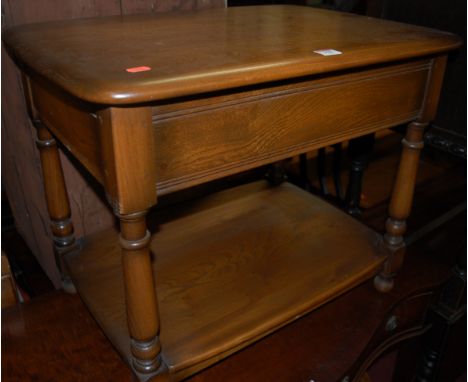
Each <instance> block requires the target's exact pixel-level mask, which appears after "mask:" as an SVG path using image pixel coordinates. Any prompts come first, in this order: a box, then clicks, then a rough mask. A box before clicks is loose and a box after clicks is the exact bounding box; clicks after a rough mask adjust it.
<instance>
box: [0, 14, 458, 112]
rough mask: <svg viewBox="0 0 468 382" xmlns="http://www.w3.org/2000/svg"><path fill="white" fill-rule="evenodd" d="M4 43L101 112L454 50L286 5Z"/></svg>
mask: <svg viewBox="0 0 468 382" xmlns="http://www.w3.org/2000/svg"><path fill="white" fill-rule="evenodd" d="M369 31H372V33H370V32H369ZM3 39H4V41H5V42H6V43H7V45H8V46H9V47H10V48H11V50H12V52H13V54H14V55H16V56H17V57H18V58H19V61H21V62H22V63H23V64H24V65H26V67H28V68H29V70H32V71H33V72H34V73H36V74H39V75H40V76H41V77H45V78H46V79H48V80H50V81H52V82H53V83H55V84H56V85H58V86H59V87H61V88H63V89H65V90H66V91H67V92H69V93H71V94H73V95H74V96H76V97H78V98H81V99H83V100H86V101H89V102H94V103H101V104H131V103H140V102H149V101H154V100H162V99H167V98H171V97H176V96H185V95H192V94H196V93H202V92H209V91H216V90H221V89H228V88H233V87H239V86H245V85H254V84H258V83H264V82H269V81H275V80H283V79H289V78H294V77H300V76H305V75H313V74H318V73H324V72H330V71H336V70H342V69H348V68H353V67H357V66H364V65H371V64H376V63H383V62H389V61H397V60H402V59H411V58H414V57H421V56H427V55H432V54H437V53H439V52H446V51H448V50H450V49H453V48H456V47H458V46H459V45H460V40H459V39H458V38H457V37H455V36H454V35H451V34H449V33H444V32H440V31H436V30H431V29H427V28H422V27H417V26H411V25H405V24H400V23H395V22H391V21H384V20H380V19H373V18H369V17H364V16H357V15H352V14H347V13H340V12H333V11H327V10H319V9H314V8H310V7H299V6H289V5H288V6H283V5H273V6H250V7H233V8H226V9H210V10H203V11H191V12H176V13H171V14H166V15H133V16H115V17H106V18H91V19H81V20H74V21H68V20H67V21H59V22H50V23H41V24H30V25H23V26H20V27H16V28H12V29H10V30H7V31H6V32H5V33H4V35H3Z"/></svg>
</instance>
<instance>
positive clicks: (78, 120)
mask: <svg viewBox="0 0 468 382" xmlns="http://www.w3.org/2000/svg"><path fill="white" fill-rule="evenodd" d="M30 84H31V93H32V96H33V99H34V107H35V110H36V112H37V113H38V118H39V119H40V120H41V121H42V122H43V123H44V124H45V125H46V126H47V128H48V129H49V130H50V131H51V132H52V133H53V134H54V135H55V136H56V137H57V138H58V139H59V141H60V142H61V143H62V144H64V145H65V146H66V148H67V149H68V151H70V153H72V154H73V155H74V156H75V157H76V158H77V159H78V160H79V161H80V163H81V164H82V165H84V166H85V168H86V169H87V170H88V171H89V172H90V173H91V174H92V175H93V176H94V177H95V178H96V179H97V180H98V181H100V182H101V183H102V182H103V174H102V170H101V168H100V164H101V154H100V149H99V142H100V141H99V125H98V123H97V122H98V121H97V115H96V113H95V111H96V110H95V109H93V108H92V107H91V105H87V104H85V103H82V102H79V101H78V100H75V99H72V98H71V97H69V96H67V95H66V94H65V93H62V92H59V91H58V90H57V89H54V88H51V87H47V86H46V85H45V84H44V83H43V82H42V81H38V82H37V81H34V80H32V81H31V82H30Z"/></svg>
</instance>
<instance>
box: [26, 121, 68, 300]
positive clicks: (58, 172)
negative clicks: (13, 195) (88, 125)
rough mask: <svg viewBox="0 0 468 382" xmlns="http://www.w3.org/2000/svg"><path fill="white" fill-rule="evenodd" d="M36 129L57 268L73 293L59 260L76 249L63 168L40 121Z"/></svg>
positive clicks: (66, 289) (55, 149)
mask: <svg viewBox="0 0 468 382" xmlns="http://www.w3.org/2000/svg"><path fill="white" fill-rule="evenodd" d="M34 125H35V126H36V128H37V141H36V143H37V147H38V148H39V152H40V158H41V165H42V175H43V179H44V190H45V196H46V203H47V210H48V212H49V216H50V219H51V229H52V235H53V240H54V249H55V254H56V262H57V266H58V268H59V270H60V272H61V274H62V287H63V289H64V290H65V291H66V292H69V293H74V292H75V287H74V286H73V283H72V282H71V280H70V277H69V276H68V275H67V273H66V271H65V267H64V265H63V261H62V257H63V255H64V254H65V253H67V252H70V251H72V250H74V249H76V242H75V236H74V234H73V224H72V222H71V220H70V215H71V214H70V202H69V200H68V195H67V189H66V185H65V180H64V177H63V170H62V165H61V162H60V156H59V152H58V148H57V144H56V142H55V139H54V138H53V137H52V135H51V134H50V132H49V131H48V130H47V129H46V127H45V126H44V125H43V124H42V123H41V122H40V121H37V120H36V121H34Z"/></svg>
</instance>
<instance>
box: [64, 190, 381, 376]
mask: <svg viewBox="0 0 468 382" xmlns="http://www.w3.org/2000/svg"><path fill="white" fill-rule="evenodd" d="M178 210H179V211H181V213H182V211H185V212H184V213H182V215H180V216H178V217H177V218H176V219H172V220H171V221H167V222H164V223H163V224H161V225H160V226H159V228H158V231H157V232H156V234H155V235H154V237H153V239H152V243H151V250H152V253H153V256H154V259H153V271H154V273H155V277H156V288H157V292H158V302H159V309H160V318H161V332H160V338H161V345H162V354H163V359H164V361H165V363H166V365H167V366H168V367H169V369H170V372H171V374H175V375H176V377H175V378H176V379H181V378H183V377H186V376H187V375H190V374H192V373H193V372H195V371H197V370H199V369H200V368H201V367H206V366H207V365H208V364H211V363H213V362H215V361H217V360H219V359H220V358H223V357H225V356H227V355H228V354H230V353H232V352H233V351H234V350H237V349H239V348H242V347H245V346H246V345H247V344H249V343H251V342H252V341H254V340H256V339H258V338H260V337H262V336H264V335H266V334H267V333H269V332H271V331H272V330H274V329H277V328H278V327H280V326H283V325H285V324H286V323H287V322H290V321H292V320H294V319H297V318H298V317H300V316H302V315H303V314H305V313H307V312H308V311H310V310H311V309H314V308H316V307H317V306H319V305H321V304H323V303H324V302H326V301H328V300H329V299H330V298H333V297H334V296H336V295H337V294H340V293H343V292H344V291H346V290H348V289H349V288H351V287H353V286H355V285H357V284H359V283H360V282H362V281H363V280H365V279H367V278H369V277H370V276H372V274H374V272H375V271H376V270H377V269H378V268H379V267H380V265H381V263H382V262H383V260H384V259H385V256H384V254H385V253H386V252H385V250H384V247H382V248H381V249H382V251H383V252H381V253H379V246H378V243H379V242H380V240H381V237H380V236H379V235H377V234H374V233H373V232H371V231H370V230H368V229H366V228H365V227H364V226H362V225H361V224H359V223H358V222H356V221H354V220H353V219H352V218H350V217H344V218H343V216H341V215H342V213H341V212H340V211H339V210H337V209H335V208H333V207H331V206H329V205H327V204H326V203H324V202H320V201H319V200H315V198H313V197H312V196H311V195H310V194H307V193H306V192H305V191H302V190H300V189H298V188H296V187H294V186H292V185H289V184H283V185H281V186H279V187H276V188H271V187H268V186H267V184H266V182H259V183H253V184H249V185H246V186H241V187H238V188H236V189H233V190H229V191H225V192H222V193H220V194H218V195H213V196H210V197H208V198H206V199H202V200H201V201H198V202H197V203H192V204H191V205H189V206H188V207H187V206H186V207H185V208H182V207H180V208H178ZM170 212H171V214H172V215H174V207H172V208H171V209H170ZM156 215H163V214H157V213H156ZM159 219H161V217H160V218H159ZM88 240H89V241H88V244H87V245H86V246H85V248H84V249H83V251H82V252H81V253H79V254H70V255H69V256H68V255H67V256H66V258H67V264H68V265H69V268H70V271H71V274H72V277H73V279H74V280H75V283H76V286H77V288H78V290H79V292H80V294H81V296H82V298H83V299H84V301H85V302H86V304H87V305H88V307H89V309H90V310H91V312H92V313H93V315H94V316H95V317H96V319H97V320H98V322H99V323H100V325H102V327H103V328H104V330H105V332H106V334H107V335H108V336H109V338H110V339H111V341H112V342H113V343H114V344H115V346H116V347H117V348H118V349H119V351H120V352H121V353H122V354H123V355H125V357H128V352H129V345H128V332H127V328H126V321H125V305H124V297H123V281H122V270H121V264H120V259H119V251H120V250H119V245H118V242H117V236H116V233H115V231H112V230H111V231H108V232H101V233H98V234H96V235H95V236H94V237H90V238H88ZM325 242H326V243H327V244H326V246H325V245H324V244H323V243H325Z"/></svg>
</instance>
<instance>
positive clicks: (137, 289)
mask: <svg viewBox="0 0 468 382" xmlns="http://www.w3.org/2000/svg"><path fill="white" fill-rule="evenodd" d="M145 214H146V212H141V213H133V214H129V215H120V216H119V218H120V232H121V233H120V238H119V239H120V240H119V241H120V246H121V247H122V266H123V273H124V279H125V294H126V304H127V323H128V328H129V332H130V336H131V340H130V347H131V351H132V355H133V366H134V368H135V370H137V371H139V372H141V373H150V372H154V371H156V370H157V369H158V368H159V366H160V365H161V360H160V356H159V353H160V351H161V345H160V343H159V336H158V335H159V313H158V308H157V301H156V292H155V285H154V280H153V270H152V267H151V255H150V251H149V248H148V244H149V241H150V233H149V231H148V230H147V229H146V222H145Z"/></svg>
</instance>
